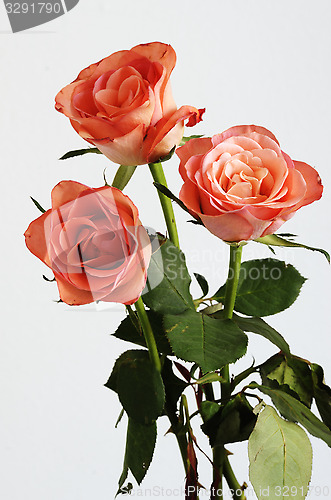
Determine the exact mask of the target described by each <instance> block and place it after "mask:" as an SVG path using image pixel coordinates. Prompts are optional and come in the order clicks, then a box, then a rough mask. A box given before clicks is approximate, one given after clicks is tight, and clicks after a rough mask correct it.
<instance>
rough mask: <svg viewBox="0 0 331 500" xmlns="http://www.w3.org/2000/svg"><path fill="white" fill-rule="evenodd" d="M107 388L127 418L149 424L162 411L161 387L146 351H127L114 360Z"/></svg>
mask: <svg viewBox="0 0 331 500" xmlns="http://www.w3.org/2000/svg"><path fill="white" fill-rule="evenodd" d="M105 386H106V387H108V388H109V389H112V390H113V391H115V392H117V394H118V397H119V400H120V402H121V403H122V406H123V408H124V409H125V411H126V412H127V414H128V416H129V417H130V418H133V419H134V420H136V421H137V422H138V423H141V424H145V425H147V424H151V423H153V422H154V420H156V419H157V418H158V417H159V416H160V415H161V414H162V411H163V407H164V402H165V393H164V386H163V382H162V378H161V374H160V373H158V372H157V371H156V370H155V369H154V367H153V365H152V363H151V361H150V359H149V355H148V351H138V350H132V351H126V352H125V353H123V354H122V355H121V356H120V357H119V358H118V359H117V361H116V363H115V366H114V368H113V371H112V373H111V376H110V377H109V380H108V382H107V383H106V384H105Z"/></svg>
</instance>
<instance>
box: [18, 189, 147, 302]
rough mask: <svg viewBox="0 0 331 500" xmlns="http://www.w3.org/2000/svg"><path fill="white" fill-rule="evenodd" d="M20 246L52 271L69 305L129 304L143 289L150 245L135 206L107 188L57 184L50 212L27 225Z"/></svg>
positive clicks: (64, 300)
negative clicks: (24, 244) (96, 303)
mask: <svg viewBox="0 0 331 500" xmlns="http://www.w3.org/2000/svg"><path fill="white" fill-rule="evenodd" d="M25 241H26V245H27V247H28V249H29V250H30V251H31V252H32V253H33V254H34V255H36V256H37V257H38V258H39V259H40V260H42V261H43V262H44V263H45V264H46V265H47V266H48V267H49V268H50V269H52V271H53V273H54V276H55V279H56V282H57V285H58V289H59V293H60V298H61V300H62V301H63V302H66V303H67V304H69V305H81V304H88V303H90V302H94V301H96V300H102V301H105V302H120V303H122V304H133V303H134V302H136V300H137V299H138V298H139V297H140V295H141V292H142V290H143V288H144V286H145V283H146V278H147V267H148V264H149V261H150V257H151V244H150V239H149V237H148V234H147V232H146V230H145V228H144V227H143V226H142V224H141V222H140V220H139V219H138V210H137V208H136V207H135V205H134V204H133V203H132V201H131V200H130V198H128V196H125V195H124V194H123V193H122V192H121V191H119V190H118V189H115V188H113V187H109V186H104V187H101V188H97V189H93V188H90V187H88V186H84V185H83V184H80V183H79V182H74V181H62V182H60V183H59V184H58V185H57V186H55V188H54V189H53V190H52V208H51V209H50V210H47V212H45V213H44V214H43V215H41V216H40V217H39V218H38V219H36V220H34V221H33V222H31V224H30V225H29V227H28V229H27V231H26V232H25Z"/></svg>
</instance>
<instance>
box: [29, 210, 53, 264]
mask: <svg viewBox="0 0 331 500" xmlns="http://www.w3.org/2000/svg"><path fill="white" fill-rule="evenodd" d="M51 212H52V210H47V212H45V213H44V214H42V215H41V216H40V217H38V219H35V220H34V221H32V222H31V224H30V225H29V227H28V229H27V230H26V231H25V233H24V236H25V243H26V246H27V247H28V249H29V250H30V252H31V253H33V255H35V256H36V257H38V259H40V260H41V261H42V262H44V263H45V264H46V265H47V266H48V267H51V263H50V259H49V255H48V246H47V245H48V243H47V242H46V238H45V232H46V233H47V232H48V231H49V226H50V214H51Z"/></svg>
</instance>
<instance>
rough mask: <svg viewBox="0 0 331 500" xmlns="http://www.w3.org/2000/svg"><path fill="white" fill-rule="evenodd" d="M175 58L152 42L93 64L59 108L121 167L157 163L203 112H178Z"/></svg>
mask: <svg viewBox="0 0 331 500" xmlns="http://www.w3.org/2000/svg"><path fill="white" fill-rule="evenodd" d="M175 64H176V53H175V51H174V49H173V48H172V47H171V46H170V45H166V44H164V43H159V42H153V43H147V44H143V45H137V46H136V47H133V48H132V49H131V50H123V51H121V52H115V53H114V54H112V55H110V56H109V57H106V58H105V59H102V61H100V62H98V63H96V64H92V65H91V66H89V67H88V68H86V69H84V70H83V71H81V72H80V73H79V75H78V77H77V79H76V80H75V81H74V82H72V83H71V84H70V85H67V86H66V87H64V89H62V90H61V91H60V92H59V93H58V95H57V96H56V98H55V101H56V105H55V107H56V109H57V110H58V111H60V112H61V113H63V114H64V115H65V116H67V117H68V118H69V119H70V122H71V124H72V126H73V127H74V129H75V130H76V132H78V134H79V135H80V136H81V137H83V139H85V140H86V141H88V142H89V143H90V144H93V145H94V146H96V147H97V148H98V149H99V150H100V151H101V152H102V153H103V154H104V155H105V156H107V157H108V158H109V159H110V160H112V161H113V162H115V163H119V164H121V165H143V164H145V163H152V162H156V161H158V160H159V159H160V158H162V157H164V156H166V155H167V154H168V153H169V152H170V151H171V150H172V149H173V147H174V146H177V145H178V144H179V143H180V141H181V138H182V136H183V132H184V120H186V119H189V121H188V123H187V126H193V125H195V124H196V123H198V122H199V121H200V120H201V116H202V113H203V112H204V110H198V109H196V108H194V107H192V106H182V107H181V108H179V109H177V106H176V104H175V101H174V99H173V97H172V92H171V86H170V81H169V78H170V75H171V72H172V70H173V68H174V66H175Z"/></svg>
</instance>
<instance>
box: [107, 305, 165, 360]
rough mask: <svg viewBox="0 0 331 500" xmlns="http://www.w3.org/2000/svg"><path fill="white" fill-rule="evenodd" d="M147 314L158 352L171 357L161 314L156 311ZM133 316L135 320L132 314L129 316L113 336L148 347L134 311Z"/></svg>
mask: <svg viewBox="0 0 331 500" xmlns="http://www.w3.org/2000/svg"><path fill="white" fill-rule="evenodd" d="M146 312H147V316H148V319H149V321H150V323H151V326H152V330H153V333H154V337H155V341H156V345H157V348H158V351H159V352H162V353H163V354H166V355H169V356H171V355H172V350H171V347H170V344H169V341H168V339H167V337H166V335H165V333H164V331H163V327H162V316H161V314H158V313H155V312H154V311H146ZM132 314H133V316H134V317H135V318H133V317H132V315H131V314H130V316H127V317H126V318H125V319H124V320H123V321H122V322H121V324H120V326H119V327H118V328H117V330H116V332H115V333H113V336H114V337H116V338H118V339H121V340H125V341H126V342H132V343H133V344H137V345H139V346H141V347H147V346H146V341H145V337H144V334H143V332H142V330H141V327H140V323H139V322H138V318H137V316H136V314H135V313H134V312H133V311H132Z"/></svg>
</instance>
